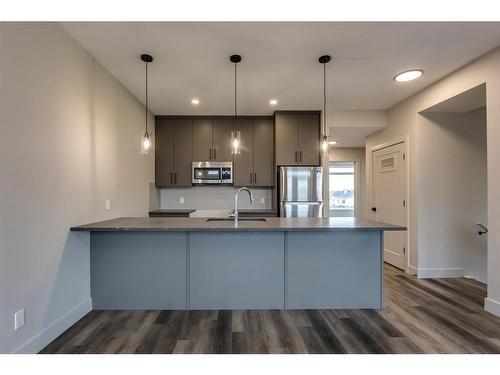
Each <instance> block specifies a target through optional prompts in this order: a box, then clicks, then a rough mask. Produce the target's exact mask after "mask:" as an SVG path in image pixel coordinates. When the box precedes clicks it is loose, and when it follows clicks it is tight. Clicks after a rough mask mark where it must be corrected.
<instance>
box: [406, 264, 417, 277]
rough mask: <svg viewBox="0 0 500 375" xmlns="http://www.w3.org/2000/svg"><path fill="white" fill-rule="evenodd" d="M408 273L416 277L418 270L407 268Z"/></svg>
mask: <svg viewBox="0 0 500 375" xmlns="http://www.w3.org/2000/svg"><path fill="white" fill-rule="evenodd" d="M408 273H409V274H410V275H412V276H415V275H418V268H417V267H413V266H408Z"/></svg>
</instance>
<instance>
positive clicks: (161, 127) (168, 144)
mask: <svg viewBox="0 0 500 375" xmlns="http://www.w3.org/2000/svg"><path fill="white" fill-rule="evenodd" d="M155 133H156V134H155V182H156V185H157V186H172V183H173V171H174V121H173V120H172V119H167V118H161V117H157V118H156V120H155Z"/></svg>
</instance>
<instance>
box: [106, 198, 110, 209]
mask: <svg viewBox="0 0 500 375" xmlns="http://www.w3.org/2000/svg"><path fill="white" fill-rule="evenodd" d="M106 210H111V200H109V199H106Z"/></svg>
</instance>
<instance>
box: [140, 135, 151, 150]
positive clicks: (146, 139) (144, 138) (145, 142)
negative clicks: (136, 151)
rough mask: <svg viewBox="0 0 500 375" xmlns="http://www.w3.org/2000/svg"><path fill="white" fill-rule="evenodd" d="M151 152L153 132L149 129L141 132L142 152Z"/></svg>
mask: <svg viewBox="0 0 500 375" xmlns="http://www.w3.org/2000/svg"><path fill="white" fill-rule="evenodd" d="M150 153H151V134H150V133H149V132H148V131H143V132H141V154H143V155H147V154H150Z"/></svg>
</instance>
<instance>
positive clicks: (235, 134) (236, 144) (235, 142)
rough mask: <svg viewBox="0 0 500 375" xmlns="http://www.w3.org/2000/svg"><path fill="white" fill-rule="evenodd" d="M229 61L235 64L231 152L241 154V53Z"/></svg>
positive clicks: (232, 56)
mask: <svg viewBox="0 0 500 375" xmlns="http://www.w3.org/2000/svg"><path fill="white" fill-rule="evenodd" d="M229 61H231V62H232V63H233V64H234V121H233V131H232V132H231V153H232V154H239V153H240V152H241V133H240V131H239V130H236V117H237V116H238V108H237V104H238V85H237V82H238V70H237V69H238V68H237V67H238V63H239V62H240V61H241V56H240V55H231V56H229Z"/></svg>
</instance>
